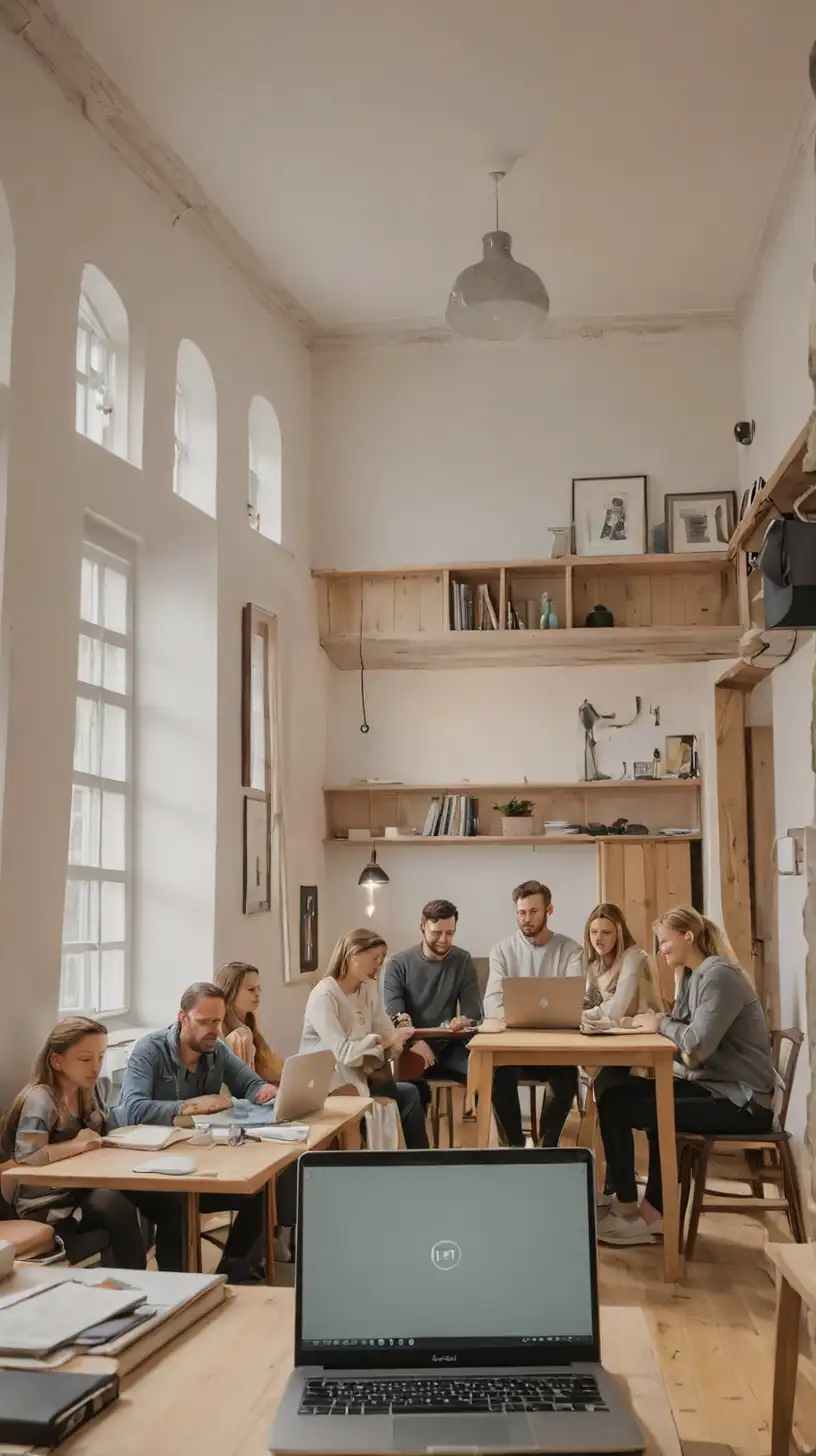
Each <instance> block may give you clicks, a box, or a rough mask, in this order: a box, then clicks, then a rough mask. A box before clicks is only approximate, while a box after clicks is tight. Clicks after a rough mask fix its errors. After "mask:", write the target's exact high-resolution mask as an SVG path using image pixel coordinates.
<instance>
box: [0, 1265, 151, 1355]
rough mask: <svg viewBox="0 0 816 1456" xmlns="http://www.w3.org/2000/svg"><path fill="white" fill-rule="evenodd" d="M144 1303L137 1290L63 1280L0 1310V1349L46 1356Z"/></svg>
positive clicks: (14, 1352)
mask: <svg viewBox="0 0 816 1456" xmlns="http://www.w3.org/2000/svg"><path fill="white" fill-rule="evenodd" d="M144 1303H145V1296H144V1294H143V1292H142V1290H140V1289H93V1288H89V1287H88V1285H87V1284H80V1283H75V1282H74V1280H72V1279H71V1280H66V1282H65V1283H64V1284H55V1285H52V1286H51V1288H47V1289H42V1290H38V1291H37V1292H36V1293H34V1294H30V1295H29V1296H28V1297H26V1298H23V1299H20V1300H16V1301H15V1302H14V1303H9V1304H6V1305H5V1306H4V1308H2V1309H0V1350H4V1351H7V1352H8V1353H9V1354H18V1355H47V1354H49V1353H50V1351H51V1350H56V1349H58V1348H59V1346H60V1345H65V1344H67V1343H69V1342H70V1341H72V1340H74V1339H75V1338H76V1336H77V1335H79V1334H81V1333H82V1331H83V1330H87V1329H89V1328H90V1327H91V1325H97V1324H100V1323H101V1321H102V1320H108V1319H114V1318H115V1316H116V1315H120V1314H125V1313H126V1312H127V1311H128V1310H131V1309H135V1308H136V1306H137V1305H139V1304H144Z"/></svg>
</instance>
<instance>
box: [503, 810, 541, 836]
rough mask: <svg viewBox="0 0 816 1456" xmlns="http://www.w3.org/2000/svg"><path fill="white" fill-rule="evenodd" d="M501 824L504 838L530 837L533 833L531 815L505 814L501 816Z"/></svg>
mask: <svg viewBox="0 0 816 1456" xmlns="http://www.w3.org/2000/svg"><path fill="white" fill-rule="evenodd" d="M501 826H502V834H503V835H504V837H505V839H530V838H532V833H533V816H532V814H530V815H529V817H528V816H527V815H522V814H506V815H504V816H503V817H502V822H501Z"/></svg>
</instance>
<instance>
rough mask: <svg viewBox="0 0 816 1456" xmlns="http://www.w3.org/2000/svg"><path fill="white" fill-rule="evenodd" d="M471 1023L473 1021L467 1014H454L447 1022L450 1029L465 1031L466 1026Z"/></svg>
mask: <svg viewBox="0 0 816 1456" xmlns="http://www.w3.org/2000/svg"><path fill="white" fill-rule="evenodd" d="M472 1025H473V1022H472V1021H471V1019H470V1017H469V1016H454V1017H453V1020H452V1021H449V1022H448V1028H449V1030H450V1031H465V1029H466V1028H467V1027H468V1026H472Z"/></svg>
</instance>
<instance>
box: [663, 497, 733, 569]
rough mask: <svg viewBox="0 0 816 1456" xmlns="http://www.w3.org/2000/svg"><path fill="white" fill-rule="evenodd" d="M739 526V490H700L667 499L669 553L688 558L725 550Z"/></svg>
mask: <svg viewBox="0 0 816 1456" xmlns="http://www.w3.org/2000/svg"><path fill="white" fill-rule="evenodd" d="M736 524H737V493H736V491H735V490H699V491H691V492H689V493H688V494H687V495H667V496H666V538H667V542H668V547H669V551H671V552H677V553H678V554H679V555H681V556H686V555H690V554H693V553H694V552H699V551H724V550H725V548H726V546H727V545H728V542H729V540H730V539H731V535H732V533H733V531H734V527H735V526H736Z"/></svg>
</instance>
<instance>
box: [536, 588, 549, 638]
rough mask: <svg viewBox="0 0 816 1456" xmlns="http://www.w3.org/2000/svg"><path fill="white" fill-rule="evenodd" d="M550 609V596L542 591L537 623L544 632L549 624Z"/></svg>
mask: <svg viewBox="0 0 816 1456" xmlns="http://www.w3.org/2000/svg"><path fill="white" fill-rule="evenodd" d="M551 611H552V598H551V596H550V594H549V592H544V593H543V595H542V597H541V615H540V617H539V619H538V625H539V628H540V629H541V631H542V632H546V631H547V628H548V627H549V625H550V612H551Z"/></svg>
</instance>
